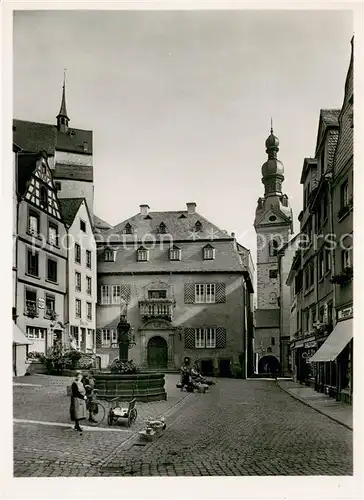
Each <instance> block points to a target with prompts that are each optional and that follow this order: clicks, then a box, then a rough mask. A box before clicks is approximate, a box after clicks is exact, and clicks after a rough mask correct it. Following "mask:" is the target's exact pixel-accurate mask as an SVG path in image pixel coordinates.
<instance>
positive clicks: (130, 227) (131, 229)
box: [124, 222, 133, 234]
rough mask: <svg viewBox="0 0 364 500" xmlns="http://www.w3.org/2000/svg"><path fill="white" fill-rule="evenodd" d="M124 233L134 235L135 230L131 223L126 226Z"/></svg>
mask: <svg viewBox="0 0 364 500" xmlns="http://www.w3.org/2000/svg"><path fill="white" fill-rule="evenodd" d="M124 232H125V234H133V228H132V226H131V224H129V222H128V223H127V224H125V228H124Z"/></svg>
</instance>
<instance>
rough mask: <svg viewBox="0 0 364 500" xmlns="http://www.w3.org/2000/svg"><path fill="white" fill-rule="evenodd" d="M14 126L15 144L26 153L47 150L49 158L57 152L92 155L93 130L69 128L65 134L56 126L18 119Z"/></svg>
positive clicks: (14, 121) (15, 120)
mask: <svg viewBox="0 0 364 500" xmlns="http://www.w3.org/2000/svg"><path fill="white" fill-rule="evenodd" d="M13 126H14V129H13V142H15V143H16V144H17V145H18V146H19V147H21V149H22V150H24V151H40V150H45V151H46V152H47V154H48V155H49V156H54V154H55V151H56V150H58V151H68V152H72V153H78V154H85V155H92V131H91V130H81V129H76V128H69V129H68V131H67V133H63V132H60V131H59V130H58V129H57V127H56V125H51V124H48V123H38V122H31V121H26V120H18V119H14V120H13ZM85 143H86V144H87V151H85Z"/></svg>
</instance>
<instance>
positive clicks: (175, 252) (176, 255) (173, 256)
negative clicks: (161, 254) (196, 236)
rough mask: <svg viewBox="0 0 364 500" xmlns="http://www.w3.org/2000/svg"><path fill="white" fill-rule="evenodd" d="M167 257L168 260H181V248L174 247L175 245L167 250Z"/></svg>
mask: <svg viewBox="0 0 364 500" xmlns="http://www.w3.org/2000/svg"><path fill="white" fill-rule="evenodd" d="M169 259H170V260H181V249H180V248H178V247H176V246H175V245H174V246H173V247H172V248H170V250H169Z"/></svg>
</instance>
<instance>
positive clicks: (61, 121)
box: [57, 70, 70, 132]
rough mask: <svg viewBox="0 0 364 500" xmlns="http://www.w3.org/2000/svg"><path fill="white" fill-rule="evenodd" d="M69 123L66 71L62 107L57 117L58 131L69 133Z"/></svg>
mask: <svg viewBox="0 0 364 500" xmlns="http://www.w3.org/2000/svg"><path fill="white" fill-rule="evenodd" d="M69 121H70V119H69V118H68V115H67V108H66V70H64V73H63V88H62V100H61V107H60V109H59V113H58V115H57V128H58V130H60V131H61V132H67V130H68V122H69Z"/></svg>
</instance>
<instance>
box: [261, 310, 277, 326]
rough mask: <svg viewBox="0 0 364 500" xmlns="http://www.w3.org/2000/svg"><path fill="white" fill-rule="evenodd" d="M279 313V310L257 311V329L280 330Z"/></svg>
mask: <svg viewBox="0 0 364 500" xmlns="http://www.w3.org/2000/svg"><path fill="white" fill-rule="evenodd" d="M279 313H280V310H279V309H256V310H255V328H278V327H279V323H280V321H279V317H280V314H279Z"/></svg>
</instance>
